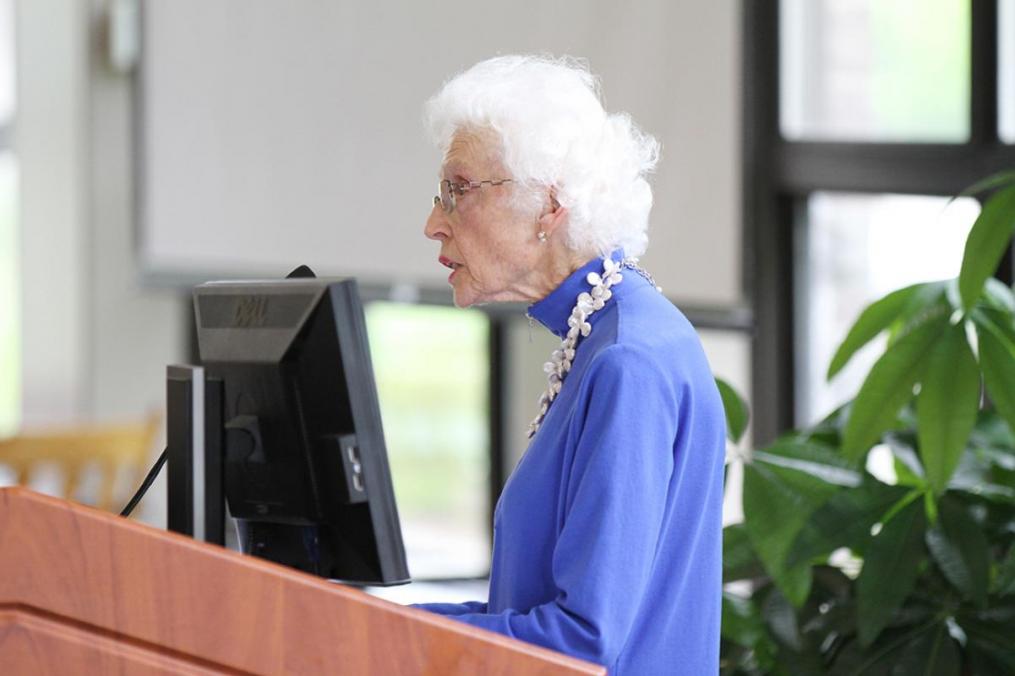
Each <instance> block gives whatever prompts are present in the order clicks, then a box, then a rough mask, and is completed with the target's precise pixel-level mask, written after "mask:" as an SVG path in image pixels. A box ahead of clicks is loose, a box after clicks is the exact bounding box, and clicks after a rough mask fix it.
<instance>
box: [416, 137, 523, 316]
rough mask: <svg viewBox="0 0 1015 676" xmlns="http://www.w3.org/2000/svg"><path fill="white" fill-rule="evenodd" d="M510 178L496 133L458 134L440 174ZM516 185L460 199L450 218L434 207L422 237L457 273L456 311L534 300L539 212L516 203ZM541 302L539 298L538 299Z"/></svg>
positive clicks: (456, 179)
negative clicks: (532, 286) (436, 247)
mask: <svg viewBox="0 0 1015 676" xmlns="http://www.w3.org/2000/svg"><path fill="white" fill-rule="evenodd" d="M505 178H511V176H509V175H508V174H507V171H506V170H505V168H504V166H503V163H502V162H501V160H500V155H499V142H498V141H497V138H496V136H495V135H494V134H493V133H492V132H469V131H460V132H458V133H457V134H455V136H454V138H453V139H452V142H451V145H450V146H449V148H448V153H447V155H446V156H445V158H444V166H443V167H442V169H441V179H447V180H450V181H452V182H453V183H467V182H469V181H487V180H499V179H505ZM518 189H520V186H519V185H518V184H517V183H505V184H503V185H499V186H491V185H488V184H485V185H483V186H482V187H480V188H473V189H471V190H467V191H466V192H465V194H462V195H456V204H455V209H454V211H452V212H451V213H447V212H445V211H444V209H443V208H442V207H441V205H440V204H435V205H434V207H433V209H432V210H431V212H430V217H429V218H428V219H427V221H426V227H425V228H424V230H423V232H424V233H425V234H426V236H427V237H429V238H430V239H433V240H437V241H438V242H440V244H441V250H440V258H439V261H440V263H441V264H443V265H445V266H447V267H449V268H451V269H452V272H451V276H450V277H449V278H448V282H449V283H450V284H451V286H452V288H453V290H454V299H455V305H457V306H458V307H469V306H470V305H474V304H476V303H489V302H491V301H527V300H532V299H533V296H532V291H531V289H530V282H531V281H532V280H531V277H532V273H533V271H534V270H535V268H536V266H537V263H538V259H539V257H540V254H541V252H540V250H539V241H538V239H537V233H538V232H539V229H540V226H539V216H540V214H539V208H538V206H536V207H533V208H532V209H531V210H525V209H523V208H520V207H518V206H516V205H515V204H514V202H513V200H512V199H511V198H512V191H515V190H518ZM537 297H538V296H537Z"/></svg>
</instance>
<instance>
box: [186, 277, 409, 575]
mask: <svg viewBox="0 0 1015 676" xmlns="http://www.w3.org/2000/svg"><path fill="white" fill-rule="evenodd" d="M194 310H195V316H196V321H197V334H198V346H199V350H200V356H201V362H202V364H203V366H204V368H205V373H206V376H207V377H208V378H213V379H219V380H221V382H222V385H223V397H224V400H223V422H224V427H225V435H224V446H225V452H224V475H225V478H224V483H225V494H226V502H227V504H228V507H229V511H230V513H231V515H232V517H233V518H234V519H236V523H237V530H238V532H239V536H240V545H241V550H242V551H244V552H247V553H251V554H254V555H256V556H260V557H263V558H266V559H269V560H272V561H275V562H278V563H282V564H285V565H289V566H292V567H295V568H298V569H300V570H303V571H306V572H309V573H313V574H315V575H320V576H322V577H326V578H329V579H336V580H340V581H343V582H351V583H358V584H371V585H390V584H400V583H404V582H408V581H409V573H408V567H407V565H406V561H405V551H404V548H403V545H402V534H401V529H400V527H399V521H398V511H397V509H396V507H395V498H394V492H393V490H392V486H391V476H390V472H389V469H388V460H387V451H386V449H385V445H384V434H383V431H382V428H381V416H380V408H379V406H378V403H377V391H376V386H375V383H374V376H373V368H372V367H371V362H370V351H369V347H368V345H367V336H366V325H365V320H364V316H363V306H362V304H361V302H360V299H359V293H358V290H357V286H356V282H355V280H352V279H341V280H336V279H332V280H328V279H286V280H273V281H246V282H211V283H208V284H203V285H201V286H198V287H196V288H195V290H194Z"/></svg>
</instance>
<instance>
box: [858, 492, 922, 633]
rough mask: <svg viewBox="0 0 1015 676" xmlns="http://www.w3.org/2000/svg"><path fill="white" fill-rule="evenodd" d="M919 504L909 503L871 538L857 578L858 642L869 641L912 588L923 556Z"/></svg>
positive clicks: (879, 630) (885, 623)
mask: <svg viewBox="0 0 1015 676" xmlns="http://www.w3.org/2000/svg"><path fill="white" fill-rule="evenodd" d="M924 523H925V522H924V514H923V508H922V505H920V504H919V503H917V502H913V503H911V504H909V505H908V506H907V507H906V508H905V509H903V510H902V511H901V512H899V514H898V515H896V516H895V518H893V519H892V520H891V521H889V522H888V523H886V524H885V525H884V527H883V528H882V529H881V532H879V533H878V534H877V535H876V536H874V538H872V540H871V543H870V546H869V547H868V548H867V553H866V556H865V558H864V562H863V569H862V570H861V571H860V577H859V578H857V628H858V634H859V638H860V643H861V645H863V646H864V647H866V646H869V645H871V644H872V643H873V642H874V639H876V638H877V636H878V634H880V633H881V630H882V629H884V627H885V625H887V624H888V621H889V620H890V619H891V618H892V615H893V614H894V613H895V611H896V610H897V609H898V608H899V607H900V606H901V605H902V602H903V601H904V600H905V598H906V597H907V596H909V594H910V592H911V591H912V590H913V585H914V584H915V582H916V575H917V572H918V571H919V568H920V563H921V561H922V560H923V558H924V556H923V554H924V552H923V531H924Z"/></svg>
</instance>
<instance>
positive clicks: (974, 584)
mask: <svg viewBox="0 0 1015 676" xmlns="http://www.w3.org/2000/svg"><path fill="white" fill-rule="evenodd" d="M938 507H939V510H938V522H937V525H935V526H934V527H933V528H931V529H930V530H928V531H927V534H926V540H927V549H929V550H930V553H931V556H933V557H934V561H936V562H937V565H938V567H939V568H940V569H941V572H942V573H944V576H945V577H946V578H947V579H948V581H949V582H951V583H952V584H953V585H955V587H956V588H957V589H958V590H959V591H960V592H962V594H963V596H965V597H966V598H968V599H970V600H971V601H973V603H975V604H976V606H977V607H979V608H983V607H984V606H985V605H986V604H987V581H988V580H989V573H990V561H989V558H988V557H989V553H988V545H987V538H986V537H984V534H983V530H982V529H981V527H980V525H979V524H978V523H976V521H974V520H973V518H972V517H970V516H969V513H968V512H966V509H965V507H963V506H962V504H961V503H959V502H957V501H956V500H955V499H954V498H950V497H949V496H947V495H946V496H945V497H944V498H942V499H941V502H940V504H939V505H938Z"/></svg>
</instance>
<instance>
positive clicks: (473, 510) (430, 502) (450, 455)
mask: <svg viewBox="0 0 1015 676" xmlns="http://www.w3.org/2000/svg"><path fill="white" fill-rule="evenodd" d="M366 318H367V332H368V335H369V339H370V352H371V357H372V360H373V365H374V374H375V377H376V379H377V393H378V398H379V400H380V406H381V417H382V420H383V424H384V436H385V439H386V441H387V448H388V458H389V462H390V464H391V475H392V481H393V483H394V486H395V498H396V500H397V503H398V512H399V518H400V520H401V523H402V534H403V537H404V539H405V547H406V556H407V558H408V562H409V569H410V571H411V573H412V576H413V577H414V578H417V579H428V578H453V577H478V576H482V575H486V574H487V573H488V571H489V567H490V529H491V525H490V513H491V510H490V508H489V499H490V480H489V475H490V462H491V461H490V457H491V454H490V438H491V437H490V419H489V416H490V405H489V402H488V393H489V388H490V366H489V365H490V358H489V347H488V345H489V320H488V319H487V316H486V315H485V314H483V313H482V312H481V311H478V310H460V309H457V308H453V307H441V306H433V305H407V304H402V303H391V302H373V303H370V304H369V305H368V306H367V308H366Z"/></svg>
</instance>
